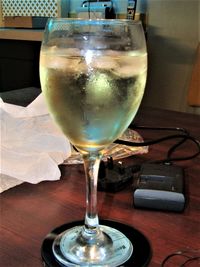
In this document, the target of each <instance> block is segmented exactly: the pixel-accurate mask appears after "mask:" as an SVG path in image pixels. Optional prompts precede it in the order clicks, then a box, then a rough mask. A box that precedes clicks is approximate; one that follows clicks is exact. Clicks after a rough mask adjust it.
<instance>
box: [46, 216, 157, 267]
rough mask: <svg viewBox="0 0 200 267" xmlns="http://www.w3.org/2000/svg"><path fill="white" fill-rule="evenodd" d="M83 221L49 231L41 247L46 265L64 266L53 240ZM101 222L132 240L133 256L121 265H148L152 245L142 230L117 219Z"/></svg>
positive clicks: (138, 266)
mask: <svg viewBox="0 0 200 267" xmlns="http://www.w3.org/2000/svg"><path fill="white" fill-rule="evenodd" d="M83 223H84V222H83V221H76V222H71V223H68V224H64V225H61V226H59V227H58V228H56V229H54V230H53V231H52V232H51V233H49V234H48V235H47V236H46V237H45V239H44V241H43V243H42V247H41V255H42V260H43V262H44V266H46V267H64V266H63V264H61V263H59V262H58V261H57V260H56V258H55V257H54V255H53V251H52V244H53V241H54V239H55V238H56V236H57V235H59V234H60V233H62V232H64V231H66V230H67V229H69V228H72V227H74V226H78V225H83ZM100 224H101V225H107V226H110V227H113V228H115V229H117V230H119V231H121V232H122V233H123V234H124V235H126V236H127V237H128V238H129V240H130V241H131V242H132V245H133V254H132V256H131V257H130V258H129V260H128V261H127V262H125V263H124V264H123V265H121V266H119V267H145V266H148V264H149V262H150V260H151V256H152V253H151V247H150V243H149V241H148V240H147V238H146V237H145V236H144V235H143V234H142V233H141V232H140V231H138V230H137V229H135V228H133V227H131V226H129V225H126V224H122V223H119V222H115V221H108V220H100Z"/></svg>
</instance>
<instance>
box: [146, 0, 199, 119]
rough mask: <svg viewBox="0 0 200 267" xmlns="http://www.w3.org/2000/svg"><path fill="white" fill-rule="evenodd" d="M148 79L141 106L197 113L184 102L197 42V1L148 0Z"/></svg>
mask: <svg viewBox="0 0 200 267" xmlns="http://www.w3.org/2000/svg"><path fill="white" fill-rule="evenodd" d="M147 10H148V29H147V43H148V53H149V73H148V81H147V86H146V90H145V96H144V99H143V105H146V106H154V107H159V108H164V109H171V110H177V111H186V112H192V113H198V114H200V108H192V107H189V106H188V104H187V90H188V86H189V82H190V79H191V72H192V68H193V64H194V59H195V52H196V48H197V45H198V42H199V36H200V33H199V29H200V21H199V14H200V12H199V11H200V2H199V1H198V0H190V1H188V0H174V1H172V0H148V7H147Z"/></svg>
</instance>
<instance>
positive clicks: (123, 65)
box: [113, 56, 147, 78]
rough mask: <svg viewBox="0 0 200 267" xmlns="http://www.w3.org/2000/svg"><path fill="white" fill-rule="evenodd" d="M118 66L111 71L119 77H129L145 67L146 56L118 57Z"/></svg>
mask: <svg viewBox="0 0 200 267" xmlns="http://www.w3.org/2000/svg"><path fill="white" fill-rule="evenodd" d="M118 66H119V67H118V68H116V69H114V70H113V73H114V74H115V75H117V76H119V77H124V78H129V77H133V76H136V75H139V74H140V73H143V72H145V71H146V69H147V58H146V56H125V57H121V58H119V59H118Z"/></svg>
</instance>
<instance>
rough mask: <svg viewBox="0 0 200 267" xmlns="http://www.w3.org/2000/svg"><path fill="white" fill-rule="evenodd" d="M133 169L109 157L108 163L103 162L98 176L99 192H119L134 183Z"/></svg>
mask: <svg viewBox="0 0 200 267" xmlns="http://www.w3.org/2000/svg"><path fill="white" fill-rule="evenodd" d="M132 179H133V172H132V167H129V166H124V163H123V162H122V161H115V162H114V161H113V158H112V157H108V158H107V161H103V160H102V161H101V163H100V168H99V175H98V190H100V191H108V192H118V191H120V190H122V189H124V188H125V187H126V186H127V185H128V184H130V183H131V182H132Z"/></svg>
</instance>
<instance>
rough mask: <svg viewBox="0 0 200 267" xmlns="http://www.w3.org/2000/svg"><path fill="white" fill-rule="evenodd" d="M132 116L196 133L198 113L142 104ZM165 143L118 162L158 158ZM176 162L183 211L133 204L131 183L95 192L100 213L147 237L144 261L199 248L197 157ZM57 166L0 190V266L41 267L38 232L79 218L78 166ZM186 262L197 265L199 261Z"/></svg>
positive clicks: (81, 182)
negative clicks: (54, 177)
mask: <svg viewBox="0 0 200 267" xmlns="http://www.w3.org/2000/svg"><path fill="white" fill-rule="evenodd" d="M135 121H136V122H137V123H138V124H140V125H151V126H175V127H185V128H186V129H187V130H189V131H190V132H191V134H192V135H193V136H195V137H196V138H200V117H199V116H198V115H192V114H185V113H178V112H173V111H166V110H158V109H150V108H145V109H140V111H139V113H138V115H137V117H136V120H135ZM140 133H141V134H142V135H143V138H144V139H145V140H149V139H153V138H157V137H160V136H161V133H160V132H157V131H142V132H140ZM164 135H166V133H164ZM171 144H172V141H167V142H164V143H160V144H157V145H153V146H151V147H149V153H148V154H145V155H138V156H134V157H131V158H128V159H125V160H124V164H125V165H132V164H137V163H143V162H147V161H150V160H157V159H160V158H163V157H164V156H165V152H166V151H167V148H169V145H171ZM194 151H195V147H194V146H193V145H192V143H190V142H189V143H188V144H185V145H183V148H182V149H181V151H180V152H179V153H180V154H181V155H189V154H190V153H193V152H194ZM176 164H177V165H179V166H182V167H184V170H185V181H186V195H187V205H186V208H185V211H184V212H183V213H175V212H166V211H152V210H143V209H135V208H134V207H133V188H132V185H130V186H128V187H127V188H125V189H124V190H122V191H120V192H118V193H106V192H98V210H99V217H100V219H101V218H102V219H110V220H116V221H119V222H122V223H126V224H129V225H131V226H133V227H135V228H137V229H138V230H140V231H141V232H142V233H143V234H144V235H145V236H146V237H147V238H148V239H149V241H150V243H151V246H152V250H153V257H152V260H151V263H150V265H149V266H150V267H158V266H160V264H161V262H162V261H163V259H164V258H165V257H166V256H167V255H169V254H171V253H173V252H175V251H178V250H190V251H191V250H196V249H200V241H199V240H200V157H197V158H195V159H193V160H189V161H183V162H178V163H176ZM60 169H61V172H62V177H61V179H60V181H56V182H42V183H40V184H37V185H31V184H28V183H24V184H22V185H20V186H16V187H15V188H12V189H10V190H8V191H5V192H3V193H2V194H1V196H0V197H1V234H0V237H1V252H0V259H1V266H2V267H41V266H42V261H41V257H40V248H41V244H42V241H43V239H44V237H45V236H46V235H47V234H48V233H49V232H50V231H51V230H52V229H54V228H56V227H57V226H59V225H61V224H64V223H67V222H71V221H76V220H80V219H83V217H84V213H85V204H84V203H85V178H84V170H83V166H82V165H70V166H69V165H67V166H66V165H65V166H64V165H62V166H60ZM47 171H48V170H47ZM49 175H51V174H50V173H49ZM141 250H142V248H141ZM181 260H182V261H183V260H184V259H183V258H180V257H176V258H174V259H172V260H170V262H169V264H168V265H166V266H170V267H173V266H174V267H175V266H180V263H181ZM177 264H179V265H177ZM187 266H190V267H191V266H199V262H197V261H196V262H193V263H190V264H188V265H187Z"/></svg>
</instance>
